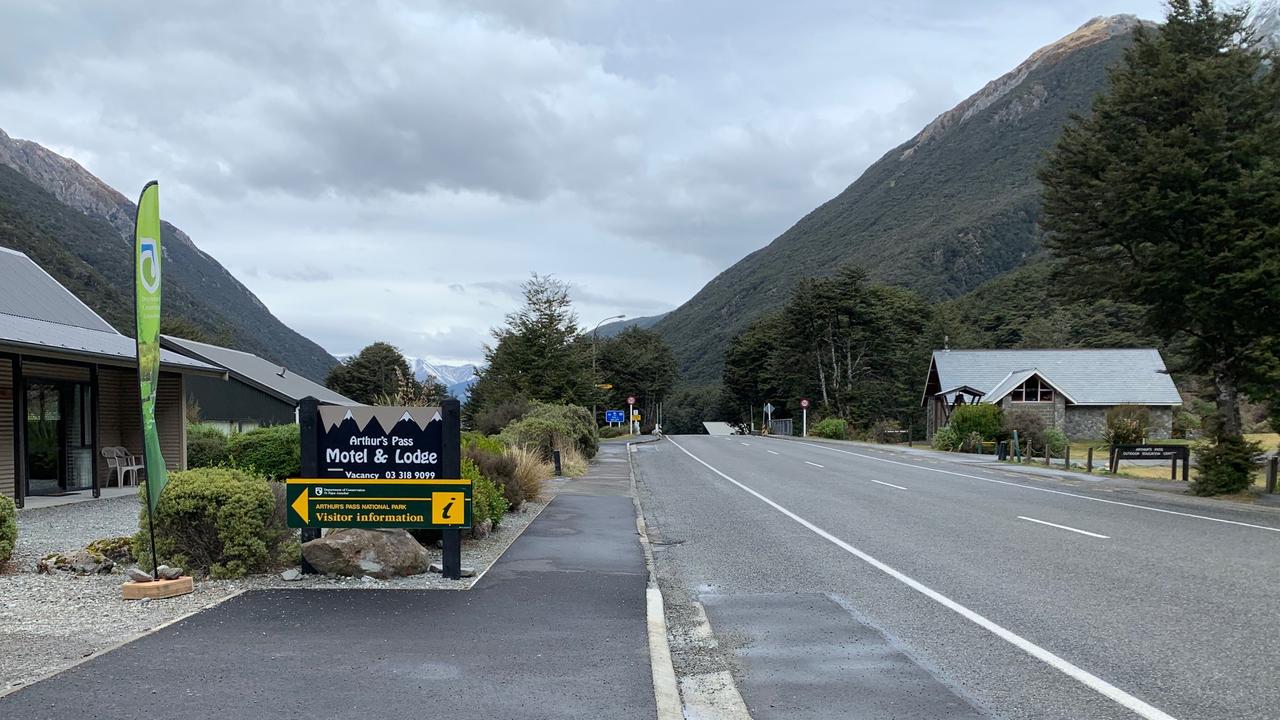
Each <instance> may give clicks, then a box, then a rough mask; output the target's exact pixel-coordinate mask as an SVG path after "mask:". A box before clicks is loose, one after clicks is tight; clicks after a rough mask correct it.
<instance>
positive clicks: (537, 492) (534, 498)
mask: <svg viewBox="0 0 1280 720" xmlns="http://www.w3.org/2000/svg"><path fill="white" fill-rule="evenodd" d="M506 454H507V456H508V457H510V458H511V460H512V462H514V463H515V480H516V482H517V483H518V484H519V485H520V491H521V493H523V495H524V499H525V500H528V501H530V502H538V501H539V500H541V499H542V485H543V483H545V482H546V481H547V480H550V479H551V473H552V468H551V466H550V465H548V464H547V463H545V462H543V460H542V458H541V457H539V456H538V453H536V452H534V451H533V450H529V449H527V448H521V447H512V448H507V451H506Z"/></svg>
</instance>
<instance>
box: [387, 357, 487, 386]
mask: <svg viewBox="0 0 1280 720" xmlns="http://www.w3.org/2000/svg"><path fill="white" fill-rule="evenodd" d="M405 360H408V361H409V367H411V368H413V376H414V377H415V378H417V379H418V380H424V379H426V377H427V376H428V375H429V376H431V377H433V378H435V379H437V380H439V381H440V382H442V383H444V384H445V385H457V384H459V383H469V382H470V381H471V380H474V379H475V376H476V366H475V365H472V364H470V363H467V364H466V365H444V364H439V363H433V362H431V361H430V360H425V359H423V358H415V357H406V358H405Z"/></svg>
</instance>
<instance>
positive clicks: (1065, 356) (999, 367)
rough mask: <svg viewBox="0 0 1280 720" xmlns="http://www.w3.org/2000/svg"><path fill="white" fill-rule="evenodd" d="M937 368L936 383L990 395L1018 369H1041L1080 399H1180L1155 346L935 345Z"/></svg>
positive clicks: (1130, 401)
mask: <svg viewBox="0 0 1280 720" xmlns="http://www.w3.org/2000/svg"><path fill="white" fill-rule="evenodd" d="M934 372H936V373H937V376H938V383H939V384H938V387H956V386H960V385H968V386H970V387H975V388H979V389H983V390H984V392H985V393H986V394H985V396H984V398H983V399H984V400H987V401H991V400H992V399H993V396H994V395H995V394H996V392H995V391H996V390H999V389H1002V388H1003V386H1005V385H1008V384H1009V383H1008V382H1007V381H1011V379H1012V376H1013V375H1014V374H1017V373H1026V375H1025V376H1024V377H1023V378H1022V379H1023V380H1025V379H1026V378H1027V377H1030V374H1031V373H1038V374H1039V375H1040V377H1042V378H1043V379H1045V380H1046V381H1048V382H1049V384H1051V385H1053V386H1054V387H1055V388H1057V389H1058V391H1059V392H1061V393H1062V394H1063V395H1064V396H1065V397H1067V398H1068V399H1069V400H1070V401H1071V402H1073V403H1075V404H1077V405H1129V404H1132V405H1180V404H1182V397H1181V396H1180V395H1179V394H1178V389H1177V388H1176V387H1174V384H1173V379H1172V378H1170V377H1169V375H1168V372H1167V370H1166V369H1165V365H1164V360H1163V359H1162V358H1161V357H1160V351H1158V350H1156V349H1154V348H1134V349H1114V350H1112V349H1107V350H1092V349H1090V350H935V351H934V353H933V360H932V363H931V365H930V373H931V374H932V373H934ZM1020 382H1021V381H1020ZM1020 382H1019V384H1020ZM1013 387H1016V384H1015V385H1013ZM1009 389H1010V390H1012V389H1013V388H1012V387H1010V388H1009ZM1004 394H1007V391H1006V392H1005V393H1004Z"/></svg>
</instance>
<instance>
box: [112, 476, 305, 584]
mask: <svg viewBox="0 0 1280 720" xmlns="http://www.w3.org/2000/svg"><path fill="white" fill-rule="evenodd" d="M139 497H145V496H144V495H143V494H142V493H141V492H139ZM142 505H143V507H142V511H141V513H140V517H139V521H138V527H139V528H140V529H139V530H138V533H137V534H136V535H134V536H133V554H134V556H135V557H136V558H137V559H138V562H139V564H140V565H141V566H142V567H144V568H145V569H148V570H149V569H151V544H150V541H149V536H148V532H147V507H146V502H145V501H144V502H143V503H142ZM155 533H156V553H157V555H158V556H159V561H160V563H161V564H165V565H173V566H177V567H181V568H183V569H184V570H185V571H186V572H187V573H188V574H191V575H197V576H198V575H211V576H213V577H215V578H235V577H242V576H244V575H248V574H250V573H265V572H271V571H274V570H275V569H277V568H278V567H280V566H281V565H283V564H285V563H287V562H292V560H293V559H294V556H293V554H292V553H293V552H294V551H296V544H295V543H294V542H293V535H294V533H293V531H292V530H290V529H289V528H288V527H287V521H286V518H285V494H284V485H283V484H282V483H271V482H267V481H266V480H264V479H263V478H261V477H259V476H255V475H251V474H249V473H247V472H243V471H241V470H236V469H233V468H198V469H195V470H185V471H182V472H176V473H173V474H172V475H170V476H169V483H168V484H167V485H166V486H165V488H164V492H162V493H161V494H160V499H159V502H158V503H157V504H156V512H155Z"/></svg>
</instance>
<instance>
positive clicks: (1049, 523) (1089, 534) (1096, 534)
mask: <svg viewBox="0 0 1280 720" xmlns="http://www.w3.org/2000/svg"><path fill="white" fill-rule="evenodd" d="M1018 519H1019V520H1026V521H1027V522H1033V523H1040V524H1041V525H1048V526H1049V527H1056V528H1058V529H1059V530H1070V531H1071V532H1073V533H1080V534H1081V535H1088V536H1089V537H1096V538H1102V539H1103V540H1110V539H1111V536H1110V535H1099V534H1098V533H1091V532H1089V531H1088V530H1080V529H1078V528H1073V527H1067V526H1066V525H1059V524H1058V523H1051V522H1045V521H1044V520H1037V519H1035V518H1029V517H1027V516H1025V515H1019V516H1018Z"/></svg>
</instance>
